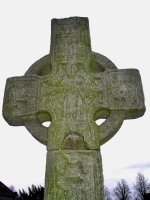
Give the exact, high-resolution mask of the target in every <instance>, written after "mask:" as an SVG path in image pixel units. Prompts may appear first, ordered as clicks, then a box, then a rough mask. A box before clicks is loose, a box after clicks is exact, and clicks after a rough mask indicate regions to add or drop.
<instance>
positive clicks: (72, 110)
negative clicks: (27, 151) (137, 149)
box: [3, 17, 145, 200]
mask: <svg viewBox="0 0 150 200" xmlns="http://www.w3.org/2000/svg"><path fill="white" fill-rule="evenodd" d="M144 112H145V106H144V95H143V89H142V84H141V78H140V74H139V72H138V70H137V69H122V70H119V69H117V67H116V66H115V65H114V64H113V63H112V62H111V61H110V60H109V59H108V58H106V57H105V56H103V55H101V54H98V53H94V52H92V50H91V42H90V34H89V24H88V18H81V17H71V18H66V19H53V20H52V23H51V48H50V53H49V54H48V55H46V56H44V57H43V58H41V59H40V60H38V61H37V62H35V63H34V64H33V65H32V66H31V67H30V68H29V69H28V70H27V72H26V73H25V75H24V76H22V77H13V78H8V80H7V83H6V88H5V95H4V104H3V116H4V118H5V120H6V121H7V122H8V124H10V125H12V126H25V127H26V128H27V130H28V131H29V132H30V133H31V134H32V136H33V137H34V138H36V139H37V140H38V141H39V142H41V143H42V144H45V145H46V146H47V163H46V175H45V197H44V199H45V200H54V199H57V200H63V199H65V200H75V199H76V200H84V199H85V200H103V199H104V196H103V173H102V161H101V155H100V146H101V145H102V144H104V143H105V142H107V141H108V140H109V139H111V138H112V137H113V136H114V135H115V134H116V132H117V131H118V130H119V128H120V127H121V125H122V123H123V121H124V120H125V119H134V118H138V117H141V116H142V115H143V114H144ZM101 118H103V119H106V120H105V122H103V123H102V124H101V125H100V126H98V125H97V124H96V123H95V121H96V120H97V119H101ZM45 121H51V124H50V126H49V127H44V126H43V125H42V123H43V122H45Z"/></svg>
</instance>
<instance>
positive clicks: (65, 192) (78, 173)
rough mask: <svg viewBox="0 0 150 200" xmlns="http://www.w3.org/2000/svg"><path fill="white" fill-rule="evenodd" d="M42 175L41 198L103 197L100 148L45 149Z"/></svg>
mask: <svg viewBox="0 0 150 200" xmlns="http://www.w3.org/2000/svg"><path fill="white" fill-rule="evenodd" d="M45 177H46V178H45V196H44V200H54V199H56V200H103V199H104V197H103V173H102V160H101V155H100V152H99V151H96V150H61V151H48V152H47V166H46V175H45Z"/></svg>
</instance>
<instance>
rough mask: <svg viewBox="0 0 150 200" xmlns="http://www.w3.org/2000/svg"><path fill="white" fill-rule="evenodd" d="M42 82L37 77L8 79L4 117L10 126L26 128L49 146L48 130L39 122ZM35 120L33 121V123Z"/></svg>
mask: <svg viewBox="0 0 150 200" xmlns="http://www.w3.org/2000/svg"><path fill="white" fill-rule="evenodd" d="M39 96H40V80H39V78H38V77H37V76H23V77H13V78H9V79H7V82H6V87H5V94H4V103H3V117H4V119H5V120H6V121H7V123H8V124H9V125H12V126H23V125H24V126H25V127H26V128H27V130H28V131H29V132H30V133H31V134H32V136H33V137H34V138H36V139H37V140H38V141H39V142H41V143H42V144H45V145H46V144H47V128H46V127H44V126H42V123H41V122H40V121H39V120H38V117H37V113H38V110H39V107H40V103H39V101H40V100H39ZM32 120H33V121H32Z"/></svg>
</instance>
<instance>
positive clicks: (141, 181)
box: [133, 173, 150, 200]
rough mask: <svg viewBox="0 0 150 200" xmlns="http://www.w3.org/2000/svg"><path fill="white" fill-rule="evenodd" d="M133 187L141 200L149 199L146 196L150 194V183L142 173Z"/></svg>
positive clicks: (138, 175)
mask: <svg viewBox="0 0 150 200" xmlns="http://www.w3.org/2000/svg"><path fill="white" fill-rule="evenodd" d="M133 187H134V190H135V192H136V194H137V196H138V197H140V200H145V199H147V198H146V194H147V193H150V183H148V179H147V178H145V177H144V175H143V174H142V173H138V174H137V176H136V183H135V184H134V186H133Z"/></svg>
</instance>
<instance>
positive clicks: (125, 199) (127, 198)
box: [113, 179, 131, 200]
mask: <svg viewBox="0 0 150 200" xmlns="http://www.w3.org/2000/svg"><path fill="white" fill-rule="evenodd" d="M130 194H131V191H130V188H129V186H128V184H127V182H126V181H125V180H124V179H121V181H120V182H117V186H116V187H115V188H114V189H113V196H114V197H115V199H116V200H131V195H130Z"/></svg>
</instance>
